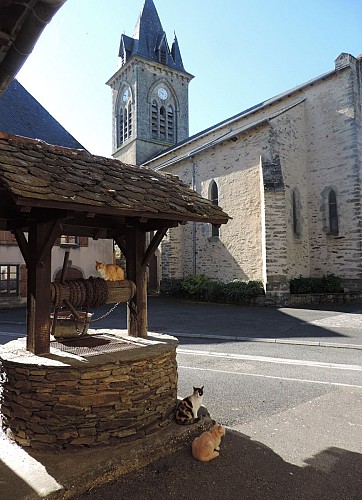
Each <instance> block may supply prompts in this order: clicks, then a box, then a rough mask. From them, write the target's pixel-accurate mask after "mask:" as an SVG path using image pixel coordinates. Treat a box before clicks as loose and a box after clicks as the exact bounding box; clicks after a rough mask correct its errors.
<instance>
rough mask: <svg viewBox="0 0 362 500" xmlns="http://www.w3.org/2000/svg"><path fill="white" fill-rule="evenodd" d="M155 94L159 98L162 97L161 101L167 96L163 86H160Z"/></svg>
mask: <svg viewBox="0 0 362 500" xmlns="http://www.w3.org/2000/svg"><path fill="white" fill-rule="evenodd" d="M157 95H158V97H159V98H160V99H162V100H163V101H164V100H166V99H167V97H168V92H167V90H166V89H164V88H163V87H160V88H159V89H158V91H157Z"/></svg>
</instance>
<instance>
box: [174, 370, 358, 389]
mask: <svg viewBox="0 0 362 500" xmlns="http://www.w3.org/2000/svg"><path fill="white" fill-rule="evenodd" d="M178 368H183V369H184V370H196V371H205V372H214V373H226V374H227V375H240V376H243V377H244V376H245V377H259V378H269V379H275V380H285V381H287V382H301V383H304V384H321V385H331V386H337V387H353V388H356V389H362V385H354V384H342V383H339V382H324V381H322V380H309V379H302V378H289V377H276V376H273V375H261V374H258V373H244V372H231V371H227V370H215V369H213V368H199V367H195V366H183V365H178Z"/></svg>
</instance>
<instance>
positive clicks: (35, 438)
mask: <svg viewBox="0 0 362 500" xmlns="http://www.w3.org/2000/svg"><path fill="white" fill-rule="evenodd" d="M146 349H147V348H142V349H139V352H140V356H139V357H138V359H137V358H136V359H131V360H127V361H126V360H124V361H122V354H123V353H122V352H121V353H120V354H119V359H118V360H115V359H114V356H113V360H112V361H106V362H104V363H103V364H99V365H96V366H92V367H89V366H87V363H83V365H85V366H83V367H79V366H73V367H72V366H64V367H59V366H56V367H49V366H39V365H34V364H31V365H30V364H27V363H19V362H12V361H9V360H3V361H2V372H3V378H5V382H4V383H3V395H2V404H1V412H2V415H3V426H4V427H5V428H7V429H9V430H10V431H11V434H12V435H13V438H14V439H15V441H17V442H18V443H19V444H20V445H22V446H30V447H32V448H38V449H62V448H68V447H74V446H81V445H85V446H96V445H100V444H109V443H112V442H119V440H134V439H139V438H142V437H143V436H145V435H147V434H150V433H153V432H156V431H157V430H159V429H160V428H162V427H165V426H167V425H168V424H169V423H170V422H171V420H172V418H173V412H174V409H175V406H176V401H177V365H176V344H172V345H170V346H168V348H167V349H165V348H163V349H162V352H158V353H156V354H149V355H146V356H145V351H146ZM141 353H142V354H141ZM141 356H142V357H141ZM133 357H134V356H133Z"/></svg>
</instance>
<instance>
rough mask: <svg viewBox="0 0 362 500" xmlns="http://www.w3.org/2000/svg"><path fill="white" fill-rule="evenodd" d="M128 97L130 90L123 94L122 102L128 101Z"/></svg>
mask: <svg viewBox="0 0 362 500" xmlns="http://www.w3.org/2000/svg"><path fill="white" fill-rule="evenodd" d="M128 97H129V92H128V89H126V90H125V91H124V92H123V94H122V101H123V102H126V101H127V100H128Z"/></svg>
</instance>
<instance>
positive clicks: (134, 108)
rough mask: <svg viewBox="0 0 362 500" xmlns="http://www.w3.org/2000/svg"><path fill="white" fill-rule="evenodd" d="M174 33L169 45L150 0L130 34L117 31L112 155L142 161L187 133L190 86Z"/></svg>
mask: <svg viewBox="0 0 362 500" xmlns="http://www.w3.org/2000/svg"><path fill="white" fill-rule="evenodd" d="M192 78H193V76H192V75H190V74H189V73H187V72H186V71H185V69H184V66H183V62H182V58H181V53H180V49H179V45H178V42H177V38H176V36H175V38H174V41H173V44H172V47H171V50H170V48H169V45H168V42H167V38H166V34H165V32H164V31H163V28H162V25H161V22H160V19H159V17H158V14H157V10H156V7H155V5H154V3H153V0H145V2H144V5H143V8H142V11H141V14H140V16H139V18H138V21H137V23H136V26H135V30H134V33H133V36H132V37H129V36H127V35H122V36H121V43H120V48H119V65H118V70H117V72H116V73H115V74H114V75H113V76H112V78H110V80H109V81H108V82H107V85H109V86H110V87H111V89H112V108H113V113H112V116H113V127H112V129H113V144H112V149H113V152H112V154H113V157H114V158H117V159H119V160H122V161H123V162H125V163H131V164H134V165H141V164H142V163H144V162H145V161H147V160H149V159H151V158H153V157H154V156H156V155H157V154H158V153H160V152H161V151H163V150H165V149H167V148H169V147H171V146H173V145H175V144H177V143H178V142H180V141H182V140H184V139H186V138H187V137H188V135H189V105H188V85H189V83H190V81H191V79H192Z"/></svg>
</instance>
